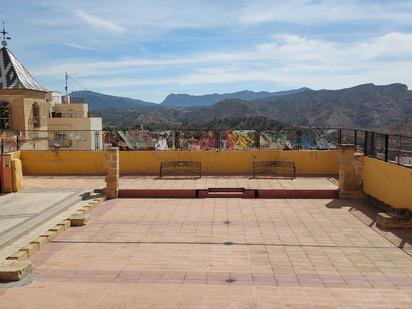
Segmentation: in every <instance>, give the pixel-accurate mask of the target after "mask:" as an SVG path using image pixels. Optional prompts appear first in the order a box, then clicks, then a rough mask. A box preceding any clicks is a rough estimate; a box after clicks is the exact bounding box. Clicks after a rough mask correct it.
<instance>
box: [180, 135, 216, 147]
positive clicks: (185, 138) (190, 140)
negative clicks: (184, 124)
mask: <svg viewBox="0 0 412 309" xmlns="http://www.w3.org/2000/svg"><path fill="white" fill-rule="evenodd" d="M178 141H179V150H214V149H216V133H215V132H214V131H181V132H180V133H179V135H178Z"/></svg>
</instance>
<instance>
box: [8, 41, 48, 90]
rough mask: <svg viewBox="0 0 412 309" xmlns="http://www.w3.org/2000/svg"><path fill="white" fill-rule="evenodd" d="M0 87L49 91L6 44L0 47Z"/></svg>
mask: <svg viewBox="0 0 412 309" xmlns="http://www.w3.org/2000/svg"><path fill="white" fill-rule="evenodd" d="M0 89H27V90H37V91H47V89H46V88H44V87H43V86H41V85H40V84H39V83H38V82H37V81H36V80H35V79H34V78H33V76H32V75H31V74H30V72H29V71H28V70H27V69H26V68H25V67H24V66H23V65H22V64H21V63H20V61H19V60H18V59H17V58H16V57H15V56H14V55H13V53H12V52H11V51H10V50H9V49H8V48H7V47H5V46H4V47H2V48H1V49H0Z"/></svg>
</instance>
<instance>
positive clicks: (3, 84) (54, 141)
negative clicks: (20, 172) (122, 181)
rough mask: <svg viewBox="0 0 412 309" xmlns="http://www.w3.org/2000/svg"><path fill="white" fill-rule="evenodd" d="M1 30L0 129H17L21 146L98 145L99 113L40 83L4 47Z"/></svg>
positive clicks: (91, 147) (100, 145) (93, 147)
mask: <svg viewBox="0 0 412 309" xmlns="http://www.w3.org/2000/svg"><path fill="white" fill-rule="evenodd" d="M2 33H3V41H2V46H3V47H2V48H1V49H0V131H2V130H3V131H5V130H13V131H20V136H19V137H20V140H21V145H22V149H24V148H27V149H30V148H31V149H39V150H47V149H50V148H51V147H53V148H60V149H65V148H71V149H79V150H100V149H102V148H103V142H102V132H101V130H102V119H101V117H89V113H88V105H87V104H86V103H84V102H80V101H79V100H77V101H76V103H71V101H72V100H71V98H70V96H65V97H63V99H62V95H61V94H60V93H59V92H56V91H48V90H47V89H46V88H44V87H43V86H41V85H40V84H39V83H38V82H37V81H36V80H35V79H34V78H33V77H32V75H31V74H30V73H29V72H28V71H27V70H26V68H25V67H24V66H23V65H22V64H21V63H20V61H19V60H18V59H17V58H16V57H15V56H14V55H13V53H12V52H11V51H10V50H9V49H8V48H7V37H6V34H7V32H5V30H4V29H3V32H2ZM48 130H52V131H56V132H57V133H55V134H57V135H59V136H57V137H56V136H53V133H50V132H47V131H48ZM63 130H70V131H65V132H60V131H63ZM61 141H65V142H61ZM59 143H60V144H59Z"/></svg>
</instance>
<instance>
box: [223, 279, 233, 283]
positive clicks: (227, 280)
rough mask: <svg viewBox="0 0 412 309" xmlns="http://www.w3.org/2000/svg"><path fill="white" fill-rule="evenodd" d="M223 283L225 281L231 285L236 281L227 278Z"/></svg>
mask: <svg viewBox="0 0 412 309" xmlns="http://www.w3.org/2000/svg"><path fill="white" fill-rule="evenodd" d="M225 281H226V282H227V283H233V282H235V281H236V279H233V278H227V279H226V280H225Z"/></svg>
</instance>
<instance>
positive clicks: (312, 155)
mask: <svg viewBox="0 0 412 309" xmlns="http://www.w3.org/2000/svg"><path fill="white" fill-rule="evenodd" d="M20 159H21V160H22V162H23V172H24V174H25V175H36V174H37V175H41V174H42V175H70V174H83V175H87V174H94V175H96V174H104V173H105V169H104V152H96V151H67V152H65V151H60V152H52V151H22V152H21V156H20ZM253 159H255V160H285V161H295V162H296V167H297V173H298V174H307V175H336V174H338V170H339V153H338V152H337V151H281V150H276V151H222V152H214V151H121V152H120V172H121V173H129V174H147V175H149V174H150V175H157V174H158V173H159V167H160V162H162V161H173V160H192V161H201V162H202V171H203V173H204V174H221V175H225V174H226V175H230V174H240V175H241V174H243V175H250V174H251V173H252V162H253Z"/></svg>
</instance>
